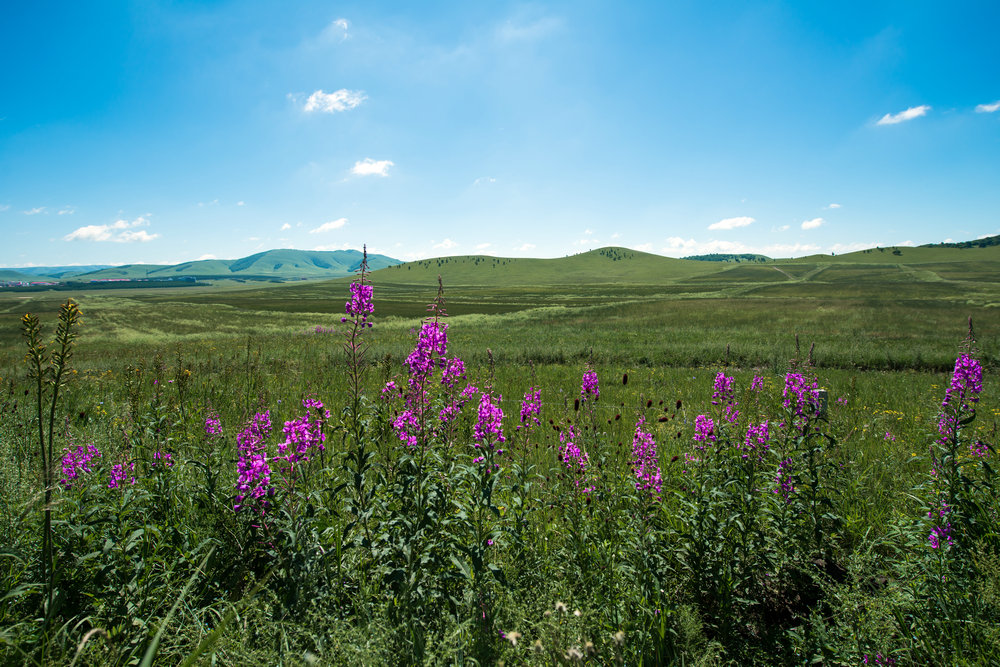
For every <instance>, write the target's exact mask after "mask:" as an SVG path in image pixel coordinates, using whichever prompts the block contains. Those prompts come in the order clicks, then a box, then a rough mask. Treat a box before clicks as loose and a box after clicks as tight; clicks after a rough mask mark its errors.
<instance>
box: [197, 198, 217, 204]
mask: <svg viewBox="0 0 1000 667" xmlns="http://www.w3.org/2000/svg"><path fill="white" fill-rule="evenodd" d="M218 205H219V200H218V199H213V200H212V201H210V202H203V201H200V202H198V206H218Z"/></svg>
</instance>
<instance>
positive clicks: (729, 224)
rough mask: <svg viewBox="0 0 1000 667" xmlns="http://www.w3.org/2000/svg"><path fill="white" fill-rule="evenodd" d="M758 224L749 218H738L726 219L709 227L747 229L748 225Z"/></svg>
mask: <svg viewBox="0 0 1000 667" xmlns="http://www.w3.org/2000/svg"><path fill="white" fill-rule="evenodd" d="M755 222H757V221H756V220H755V219H754V218H751V217H748V216H745V215H744V216H740V217H738V218H725V219H724V220H719V221H718V222H713V223H712V224H710V225H709V226H708V228H709V229H736V228H737V227H746V226H747V225H752V224H753V223H755Z"/></svg>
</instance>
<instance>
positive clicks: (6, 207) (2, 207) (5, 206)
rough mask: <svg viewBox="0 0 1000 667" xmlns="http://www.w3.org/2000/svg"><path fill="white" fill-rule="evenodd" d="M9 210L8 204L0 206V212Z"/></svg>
mask: <svg viewBox="0 0 1000 667" xmlns="http://www.w3.org/2000/svg"><path fill="white" fill-rule="evenodd" d="M9 208H10V204H0V212H3V211H6V210H7V209H9Z"/></svg>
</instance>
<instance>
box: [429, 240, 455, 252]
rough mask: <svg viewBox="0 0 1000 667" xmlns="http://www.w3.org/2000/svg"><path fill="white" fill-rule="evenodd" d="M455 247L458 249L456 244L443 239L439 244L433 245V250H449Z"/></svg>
mask: <svg viewBox="0 0 1000 667" xmlns="http://www.w3.org/2000/svg"><path fill="white" fill-rule="evenodd" d="M456 247H458V244H457V243H455V242H454V241H452V240H451V239H445V240H444V241H441V243H435V244H434V249H435V250H451V249H452V248H456Z"/></svg>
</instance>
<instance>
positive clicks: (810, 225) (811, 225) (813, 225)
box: [802, 218, 826, 229]
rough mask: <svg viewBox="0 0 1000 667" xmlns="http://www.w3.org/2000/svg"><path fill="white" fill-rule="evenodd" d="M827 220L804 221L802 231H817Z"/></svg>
mask: <svg viewBox="0 0 1000 667" xmlns="http://www.w3.org/2000/svg"><path fill="white" fill-rule="evenodd" d="M825 222H826V220H824V219H823V218H813V219H812V220H803V221H802V229H817V228H819V227H822V226H823V223H825Z"/></svg>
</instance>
